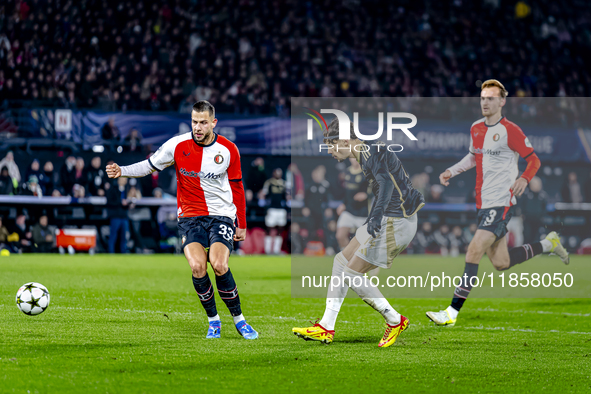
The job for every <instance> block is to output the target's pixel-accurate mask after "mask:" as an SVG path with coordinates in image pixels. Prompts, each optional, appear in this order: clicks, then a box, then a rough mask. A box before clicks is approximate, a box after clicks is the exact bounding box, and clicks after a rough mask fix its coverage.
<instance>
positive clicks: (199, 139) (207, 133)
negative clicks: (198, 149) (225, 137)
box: [192, 128, 213, 144]
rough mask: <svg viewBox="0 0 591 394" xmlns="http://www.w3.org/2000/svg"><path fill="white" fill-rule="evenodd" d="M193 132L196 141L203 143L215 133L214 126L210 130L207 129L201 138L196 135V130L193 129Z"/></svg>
mask: <svg viewBox="0 0 591 394" xmlns="http://www.w3.org/2000/svg"><path fill="white" fill-rule="evenodd" d="M192 133H193V139H194V140H195V141H196V142H198V143H200V144H202V143H203V142H205V141H206V140H207V139H208V138H210V137H211V134H212V133H213V128H210V129H209V130H207V131H206V132H205V133H203V136H202V137H201V138H199V137H197V136H196V135H195V132H194V131H192Z"/></svg>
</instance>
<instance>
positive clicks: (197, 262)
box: [183, 242, 222, 338]
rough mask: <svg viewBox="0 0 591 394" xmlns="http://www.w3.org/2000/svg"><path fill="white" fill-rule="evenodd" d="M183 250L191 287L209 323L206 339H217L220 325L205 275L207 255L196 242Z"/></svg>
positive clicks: (212, 293)
mask: <svg viewBox="0 0 591 394" xmlns="http://www.w3.org/2000/svg"><path fill="white" fill-rule="evenodd" d="M183 250H184V252H185V257H186V258H187V261H188V262H189V266H190V267H191V273H192V274H193V276H192V277H193V286H194V287H195V291H196V292H197V295H198V296H199V300H200V301H201V305H203V309H205V313H206V314H207V320H208V321H209V328H208V330H207V336H206V338H219V337H220V335H221V327H222V323H221V321H220V316H219V315H218V312H217V308H216V305H215V297H214V290H213V285H212V284H211V281H210V279H209V275H208V274H207V253H206V252H205V249H204V248H203V246H202V245H201V244H199V243H197V242H191V243H190V244H188V245H185V247H184V248H183Z"/></svg>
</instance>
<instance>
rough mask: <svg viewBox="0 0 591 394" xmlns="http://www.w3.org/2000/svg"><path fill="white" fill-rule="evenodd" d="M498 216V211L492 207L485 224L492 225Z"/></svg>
mask: <svg viewBox="0 0 591 394" xmlns="http://www.w3.org/2000/svg"><path fill="white" fill-rule="evenodd" d="M496 216H497V211H496V210H495V209H491V210H490V211H489V212H488V217H487V218H486V220H485V221H484V225H485V226H490V225H491V224H493V222H494V221H495V217H496Z"/></svg>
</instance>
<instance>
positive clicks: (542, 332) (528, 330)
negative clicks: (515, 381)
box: [456, 326, 591, 335]
mask: <svg viewBox="0 0 591 394" xmlns="http://www.w3.org/2000/svg"><path fill="white" fill-rule="evenodd" d="M456 328H461V329H464V330H487V331H517V332H528V333H534V334H544V333H550V332H551V333H553V334H554V333H558V334H579V335H591V332H580V331H559V330H545V331H540V330H532V329H529V328H528V329H525V328H510V327H484V326H477V327H456Z"/></svg>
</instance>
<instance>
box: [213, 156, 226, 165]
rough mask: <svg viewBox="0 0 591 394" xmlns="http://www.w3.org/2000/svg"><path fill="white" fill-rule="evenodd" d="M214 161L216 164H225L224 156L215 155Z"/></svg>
mask: <svg viewBox="0 0 591 394" xmlns="http://www.w3.org/2000/svg"><path fill="white" fill-rule="evenodd" d="M213 161H215V164H222V163H223V162H224V156H222V155H219V154H218V155H215V157H214V158H213Z"/></svg>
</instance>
